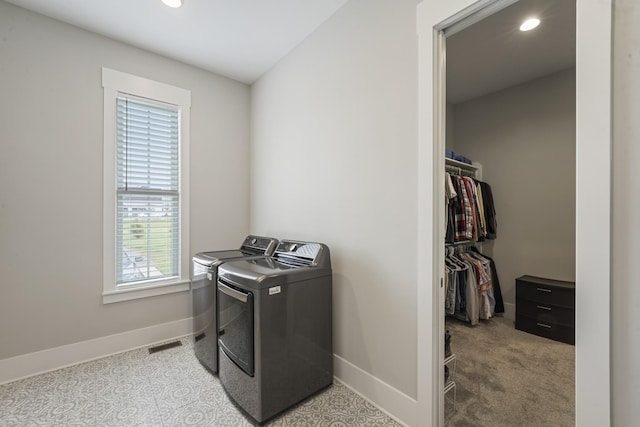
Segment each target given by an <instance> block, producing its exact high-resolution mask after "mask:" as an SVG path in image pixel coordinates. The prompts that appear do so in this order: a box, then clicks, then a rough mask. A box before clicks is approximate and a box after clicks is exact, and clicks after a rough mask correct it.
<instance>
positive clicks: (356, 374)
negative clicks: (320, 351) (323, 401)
mask: <svg viewBox="0 0 640 427" xmlns="http://www.w3.org/2000/svg"><path fill="white" fill-rule="evenodd" d="M333 371H334V375H335V377H336V379H337V380H339V381H340V382H341V383H343V384H344V385H346V386H347V387H349V388H350V389H351V390H353V391H354V392H356V393H357V394H359V395H360V396H362V397H363V398H365V399H366V400H368V401H369V402H371V403H372V404H374V405H375V406H377V407H378V408H379V409H380V410H381V411H383V412H385V413H386V414H387V415H389V416H390V417H392V418H393V419H395V420H396V421H398V422H399V423H400V424H403V425H405V426H416V425H417V420H418V418H417V408H418V407H417V401H416V400H415V399H413V398H412V397H409V396H407V395H406V394H404V393H403V392H401V391H400V390H398V389H396V388H394V387H392V386H390V385H389V384H387V383H385V382H383V381H382V380H380V379H378V378H376V377H374V376H373V375H371V374H370V373H368V372H366V371H364V370H362V369H360V368H359V367H357V366H356V365H354V364H353V363H351V362H348V361H346V360H345V359H343V358H342V357H340V356H338V355H336V354H334V355H333Z"/></svg>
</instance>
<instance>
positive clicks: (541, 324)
mask: <svg viewBox="0 0 640 427" xmlns="http://www.w3.org/2000/svg"><path fill="white" fill-rule="evenodd" d="M536 325H538V326H542V327H543V328H547V329H551V325H547V324H545V323H536Z"/></svg>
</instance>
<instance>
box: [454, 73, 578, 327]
mask: <svg viewBox="0 0 640 427" xmlns="http://www.w3.org/2000/svg"><path fill="white" fill-rule="evenodd" d="M451 110H452V112H453V114H452V116H451V119H450V123H448V126H447V128H451V129H452V131H451V132H450V133H449V134H448V141H447V145H448V146H450V147H453V148H454V149H455V151H456V153H460V154H464V155H465V156H467V157H469V158H471V159H472V160H473V161H476V162H480V163H481V164H482V167H483V172H482V173H483V180H484V181H486V182H488V183H489V184H491V186H492V189H493V194H494V199H495V208H496V212H497V221H498V238H497V239H496V240H495V241H494V242H489V243H485V244H484V245H485V251H486V253H487V254H490V255H492V256H493V257H494V259H495V261H496V265H497V268H498V273H499V276H500V284H501V287H502V293H503V297H504V301H505V316H506V317H508V318H511V319H515V279H516V277H519V276H521V275H523V274H530V275H534V276H542V277H549V278H553V279H559V280H575V137H576V135H575V68H571V69H568V70H564V71H561V72H558V73H555V74H552V75H550V76H546V77H543V78H540V79H536V80H533V81H530V82H527V83H524V84H521V85H518V86H514V87H511V88H508V89H505V90H502V91H499V92H496V93H493V94H489V95H486V96H482V97H480V98H477V99H473V100H470V101H466V102H463V103H460V104H456V105H453V106H452V107H450V108H448V112H449V111H451Z"/></svg>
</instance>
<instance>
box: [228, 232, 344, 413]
mask: <svg viewBox="0 0 640 427" xmlns="http://www.w3.org/2000/svg"><path fill="white" fill-rule="evenodd" d="M331 295H332V271H331V259H330V256H329V248H327V246H325V245H323V244H321V243H310V242H298V241H291V240H283V241H281V242H280V243H279V244H278V247H277V249H276V251H275V253H274V255H273V257H271V258H268V257H265V258H261V259H252V260H243V261H233V262H228V263H225V264H223V265H222V266H220V268H219V270H218V313H219V325H218V328H219V331H218V343H219V350H218V354H219V368H220V369H219V372H218V376H219V378H220V381H221V382H222V385H223V386H224V388H225V390H226V391H227V393H228V394H229V396H230V397H231V398H232V399H233V400H234V401H235V402H236V403H237V404H238V405H239V406H240V407H241V408H243V409H244V410H245V411H246V412H247V413H248V414H249V415H250V416H251V417H253V418H254V419H255V420H256V421H258V422H260V423H262V422H264V421H266V420H268V419H269V418H271V417H273V416H275V415H277V414H278V413H280V412H282V411H284V410H285V409H287V408H289V407H291V406H292V405H295V404H296V403H298V402H300V401H301V400H303V399H305V398H307V397H308V396H310V395H312V394H314V393H315V392H317V391H319V390H321V389H323V388H325V387H327V386H329V385H330V384H332V383H333V331H332V321H331V319H332V315H331V312H332V309H331V305H332V301H331V300H332V297H331Z"/></svg>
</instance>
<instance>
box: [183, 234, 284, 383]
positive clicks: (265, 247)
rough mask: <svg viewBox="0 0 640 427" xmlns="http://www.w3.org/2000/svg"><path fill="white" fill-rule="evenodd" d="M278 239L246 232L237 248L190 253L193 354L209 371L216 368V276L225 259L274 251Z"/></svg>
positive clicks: (248, 257)
mask: <svg viewBox="0 0 640 427" xmlns="http://www.w3.org/2000/svg"><path fill="white" fill-rule="evenodd" d="M277 244H278V240H276V239H273V238H270V237H260V236H247V237H246V238H245V239H244V242H242V245H240V249H233V250H226V251H211V252H200V253H198V254H196V255H194V256H193V277H192V280H191V308H192V317H193V331H194V334H195V345H194V349H195V354H196V357H197V358H198V360H199V361H200V363H201V364H202V365H203V366H204V367H205V368H207V369H208V370H209V371H211V372H213V373H216V372H218V334H217V332H218V322H217V318H218V316H217V299H216V295H217V291H216V280H217V274H218V267H219V266H220V265H221V264H223V263H224V262H227V261H231V260H240V259H252V258H256V257H263V256H265V255H271V254H273V251H274V250H275V248H276V246H277Z"/></svg>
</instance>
